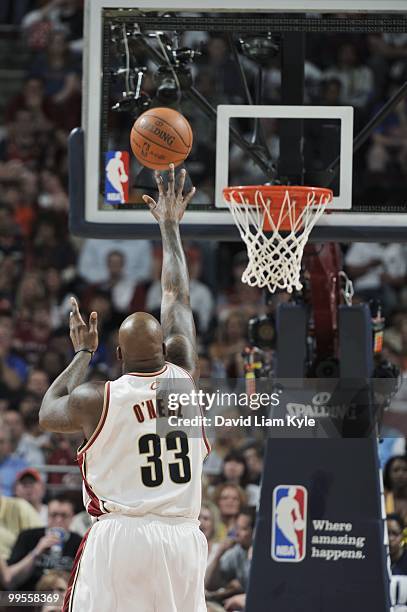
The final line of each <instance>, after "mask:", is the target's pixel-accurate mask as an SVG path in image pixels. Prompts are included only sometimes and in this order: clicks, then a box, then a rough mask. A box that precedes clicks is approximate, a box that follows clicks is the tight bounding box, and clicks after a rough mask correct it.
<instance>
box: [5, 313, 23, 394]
mask: <svg viewBox="0 0 407 612" xmlns="http://www.w3.org/2000/svg"><path fill="white" fill-rule="evenodd" d="M12 344H13V326H12V325H11V326H10V327H6V326H5V325H0V379H1V385H2V386H4V387H5V388H6V389H7V390H8V391H9V392H11V393H13V392H15V391H18V390H19V389H20V388H21V386H22V384H23V382H24V381H25V379H26V377H27V372H28V368H27V364H26V362H25V361H24V359H22V358H21V357H19V356H18V355H17V354H16V353H15V352H14V351H13V349H12Z"/></svg>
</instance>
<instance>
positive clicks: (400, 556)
mask: <svg viewBox="0 0 407 612" xmlns="http://www.w3.org/2000/svg"><path fill="white" fill-rule="evenodd" d="M386 518H387V531H388V534H389V551H390V561H391V573H392V574H393V575H396V574H397V575H403V576H407V551H406V550H405V548H404V543H403V531H404V524H403V519H402V518H401V516H400V515H398V514H396V513H392V514H388V515H387V517H386Z"/></svg>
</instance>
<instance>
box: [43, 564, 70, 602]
mask: <svg viewBox="0 0 407 612" xmlns="http://www.w3.org/2000/svg"><path fill="white" fill-rule="evenodd" d="M68 581H69V574H68V572H62V571H59V570H51V571H49V572H47V573H46V574H44V575H43V576H42V578H40V579H39V580H38V582H37V584H36V587H35V590H36V591H51V592H52V593H60V594H61V596H64V595H65V593H66V589H67V588H68Z"/></svg>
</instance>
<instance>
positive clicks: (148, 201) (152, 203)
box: [142, 195, 157, 210]
mask: <svg viewBox="0 0 407 612" xmlns="http://www.w3.org/2000/svg"><path fill="white" fill-rule="evenodd" d="M142 199H143V201H144V202H145V203H146V204H147V206H149V207H150V208H151V210H154V208H155V207H156V206H157V202H156V201H155V200H153V198H150V196H148V195H143V196H142Z"/></svg>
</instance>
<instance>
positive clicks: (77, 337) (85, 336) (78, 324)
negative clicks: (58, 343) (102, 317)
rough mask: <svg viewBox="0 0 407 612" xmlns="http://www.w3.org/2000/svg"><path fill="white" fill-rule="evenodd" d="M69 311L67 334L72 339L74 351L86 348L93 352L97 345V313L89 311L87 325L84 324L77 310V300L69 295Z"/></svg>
mask: <svg viewBox="0 0 407 612" xmlns="http://www.w3.org/2000/svg"><path fill="white" fill-rule="evenodd" d="M71 307H72V310H71V313H70V317H69V336H70V338H71V340H72V344H73V348H74V350H75V353H76V352H77V351H80V350H81V349H87V350H88V351H92V353H94V352H95V351H96V349H97V347H98V341H99V340H98V315H97V313H96V312H91V313H90V317H89V326H88V325H86V323H85V321H84V320H83V319H82V316H81V313H80V312H79V306H78V302H77V301H76V299H75V298H74V297H71Z"/></svg>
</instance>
